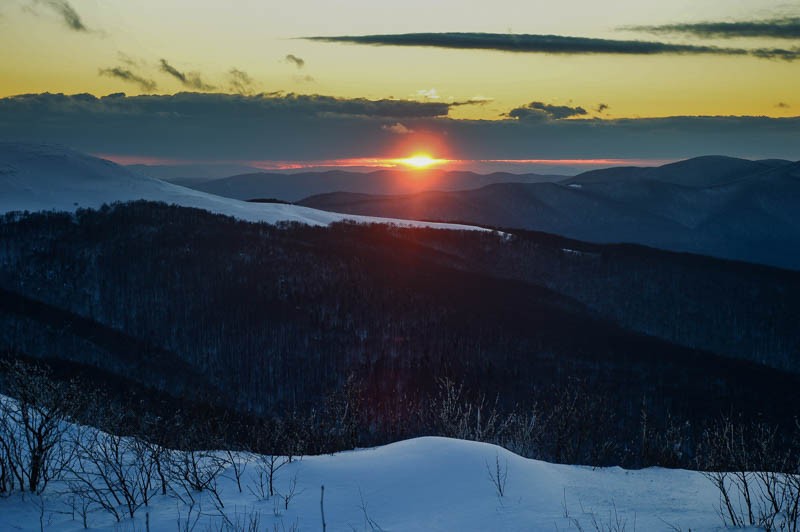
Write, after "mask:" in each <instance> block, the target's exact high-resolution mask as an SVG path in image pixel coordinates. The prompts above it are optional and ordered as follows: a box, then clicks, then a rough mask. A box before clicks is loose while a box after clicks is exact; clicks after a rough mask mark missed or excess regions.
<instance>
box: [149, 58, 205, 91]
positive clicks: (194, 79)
mask: <svg viewBox="0 0 800 532" xmlns="http://www.w3.org/2000/svg"><path fill="white" fill-rule="evenodd" d="M161 71H162V72H166V73H167V74H169V75H170V76H172V77H173V78H175V79H177V80H178V81H180V82H181V84H182V85H183V86H184V87H188V88H190V89H196V90H199V91H210V90H214V86H213V85H209V84H207V83H206V82H204V81H203V80H202V78H201V77H200V74H198V73H197V72H181V71H180V70H178V69H177V68H175V67H174V66H172V65H170V64H169V63H168V62H167V60H166V59H161Z"/></svg>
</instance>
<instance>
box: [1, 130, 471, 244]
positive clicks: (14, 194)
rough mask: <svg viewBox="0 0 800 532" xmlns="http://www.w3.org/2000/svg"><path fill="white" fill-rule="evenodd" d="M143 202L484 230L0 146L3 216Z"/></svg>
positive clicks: (246, 214) (319, 221)
mask: <svg viewBox="0 0 800 532" xmlns="http://www.w3.org/2000/svg"><path fill="white" fill-rule="evenodd" d="M140 199H144V200H150V201H163V202H165V203H168V204H175V205H181V206H184V207H195V208H198V209H204V210H207V211H210V212H213V213H217V214H225V215H228V216H233V217H235V218H238V219H240V220H245V221H248V222H267V223H276V222H281V221H294V222H301V223H306V224H309V225H328V224H330V223H333V222H337V221H341V220H353V221H356V222H363V223H391V224H395V225H400V226H407V227H435V228H441V229H472V230H475V229H480V228H477V227H474V226H468V225H460V224H443V223H430V222H417V221H411V220H397V219H392V218H377V217H371V216H357V215H349V214H338V213H332V212H326V211H320V210H317V209H311V208H309V207H300V206H297V205H284V204H277V203H249V202H246V201H239V200H235V199H230V198H223V197H221V196H215V195H213V194H207V193H205V192H200V191H197V190H192V189H189V188H185V187H181V186H178V185H173V184H172V183H167V182H166V181H161V180H159V179H152V178H149V177H144V176H140V175H138V174H134V173H133V172H131V171H129V170H127V169H126V168H123V167H122V166H119V165H117V164H114V163H112V162H110V161H106V160H104V159H98V158H96V157H91V156H89V155H85V154H82V153H79V152H76V151H73V150H70V149H67V148H63V147H60V146H52V145H45V144H30V143H22V142H0V213H4V212H10V211H26V210H27V211H49V210H55V211H75V210H76V209H78V208H92V209H96V208H98V207H100V206H102V205H103V204H104V203H114V202H126V201H134V200H140Z"/></svg>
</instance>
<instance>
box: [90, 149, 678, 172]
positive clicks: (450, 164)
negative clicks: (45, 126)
mask: <svg viewBox="0 0 800 532" xmlns="http://www.w3.org/2000/svg"><path fill="white" fill-rule="evenodd" d="M91 155H93V156H95V157H100V158H102V159H107V160H109V161H112V162H115V163H117V164H121V165H132V164H142V165H152V166H157V165H169V166H188V165H194V164H220V165H223V164H238V165H243V166H252V167H254V168H258V169H260V170H265V171H282V170H303V169H314V168H374V169H383V168H385V169H406V170H409V171H418V170H426V169H432V168H434V167H436V168H440V169H443V170H448V169H453V168H461V169H463V168H469V167H470V165H478V164H509V165H520V166H523V165H543V166H554V167H558V166H587V167H589V166H657V165H662V164H667V163H670V162H674V161H675V160H677V159H618V158H592V159H446V158H436V157H432V156H431V155H428V154H427V153H422V152H417V153H414V154H413V155H411V156H409V157H352V158H343V159H315V160H308V161H284V160H241V159H239V160H197V159H176V158H167V157H151V156H138V155H121V154H109V153H93V154H91Z"/></svg>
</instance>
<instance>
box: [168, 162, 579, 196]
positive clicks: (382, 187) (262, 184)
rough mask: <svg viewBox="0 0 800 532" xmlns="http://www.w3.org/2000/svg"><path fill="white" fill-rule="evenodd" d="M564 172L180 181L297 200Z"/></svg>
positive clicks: (466, 186)
mask: <svg viewBox="0 0 800 532" xmlns="http://www.w3.org/2000/svg"><path fill="white" fill-rule="evenodd" d="M564 178H565V176H560V175H540V174H510V173H506V172H495V173H492V174H485V175H484V174H476V173H474V172H462V171H446V170H440V169H428V170H403V169H391V170H376V171H374V172H353V171H348V170H328V171H323V172H301V173H294V174H279V173H266V172H257V173H249V174H241V175H235V176H231V177H226V178H222V179H214V180H211V181H204V182H197V181H192V182H190V181H180V183H181V184H183V185H185V186H189V187H191V188H194V189H195V190H201V191H203V192H208V193H210V194H216V195H218V196H223V197H227V198H234V199H240V200H250V199H254V198H276V199H280V200H283V201H298V200H301V199H303V198H306V197H308V196H312V195H315V194H325V193H330V192H356V193H363V194H381V195H386V194H410V193H414V192H423V191H430V190H445V191H452V190H470V189H475V188H480V187H483V186H486V185H491V184H495V183H546V182H555V181H561V180H563V179H564Z"/></svg>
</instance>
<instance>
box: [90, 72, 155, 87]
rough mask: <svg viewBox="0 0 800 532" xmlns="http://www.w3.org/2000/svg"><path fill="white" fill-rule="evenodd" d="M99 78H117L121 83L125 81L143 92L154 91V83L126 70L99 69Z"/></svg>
mask: <svg viewBox="0 0 800 532" xmlns="http://www.w3.org/2000/svg"><path fill="white" fill-rule="evenodd" d="M100 75H101V76H109V77H112V78H118V79H121V80H123V81H127V82H129V83H134V84H136V85H138V86H139V88H141V89H142V90H143V91H146V92H153V91H154V90H156V82H155V81H153V80H152V79H147V78H144V77H142V76H140V75H138V74H136V73H134V72H131V71H130V70H128V69H126V68H120V67H114V68H101V69H100Z"/></svg>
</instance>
